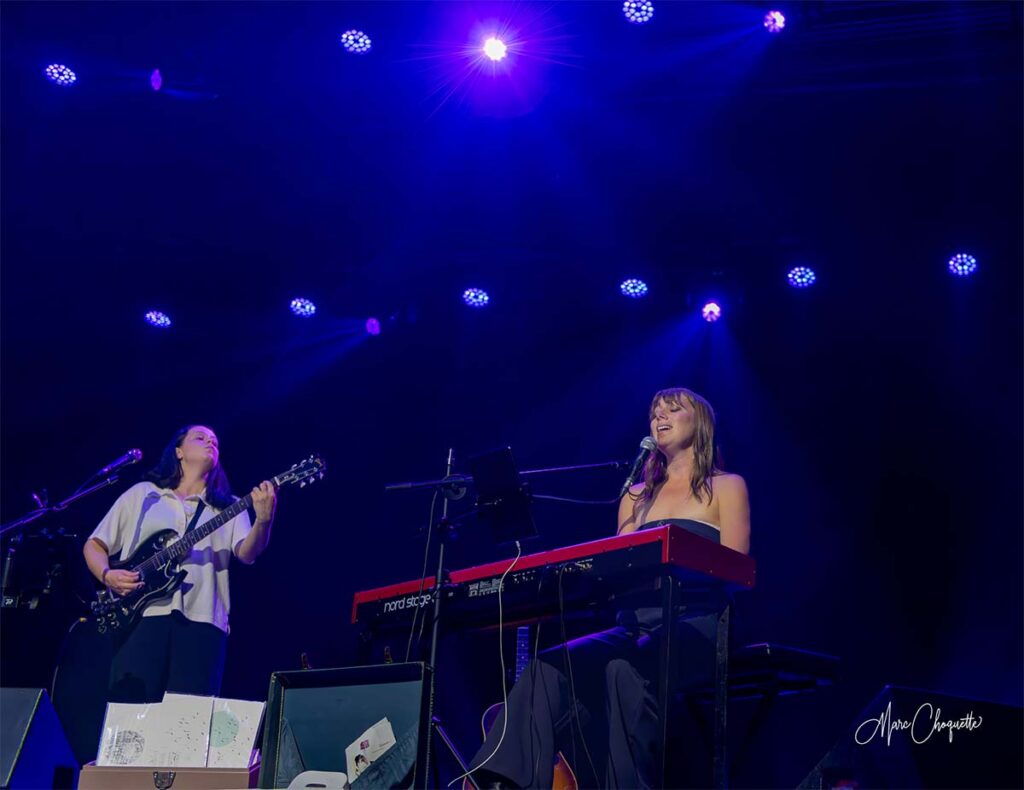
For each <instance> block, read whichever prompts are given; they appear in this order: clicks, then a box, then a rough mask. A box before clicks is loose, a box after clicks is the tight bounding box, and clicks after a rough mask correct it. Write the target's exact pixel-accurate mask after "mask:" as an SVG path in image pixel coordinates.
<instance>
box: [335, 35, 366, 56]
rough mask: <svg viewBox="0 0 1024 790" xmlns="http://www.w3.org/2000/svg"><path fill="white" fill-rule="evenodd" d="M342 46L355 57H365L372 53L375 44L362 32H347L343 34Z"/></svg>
mask: <svg viewBox="0 0 1024 790" xmlns="http://www.w3.org/2000/svg"><path fill="white" fill-rule="evenodd" d="M341 45H342V46H343V47H344V48H345V51H346V52H349V53H351V54H353V55H365V54H366V53H367V52H369V51H370V48H371V47H372V46H373V42H371V41H370V37H369V36H368V35H366V33H364V32H363V31H362V30H346V31H345V32H344V33H342V34H341Z"/></svg>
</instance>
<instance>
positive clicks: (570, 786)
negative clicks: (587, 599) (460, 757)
mask: <svg viewBox="0 0 1024 790" xmlns="http://www.w3.org/2000/svg"><path fill="white" fill-rule="evenodd" d="M529 663H530V626H528V625H521V626H519V627H518V628H517V629H516V669H515V675H514V680H513V682H515V683H518V682H519V678H520V677H522V675H523V672H524V671H525V670H526V665H527V664H529ZM504 710H505V703H503V702H496V703H495V704H493V705H491V707H489V708H488V709H487V710H485V711H484V715H483V716H481V717H480V729H482V730H483V732H484V739H486V738H487V733H488V732H490V730H491V727H492V726H494V725H495V723H496V722H498V721H500V720H501V717H502V716H503V715H504ZM549 786H550V787H551V789H552V790H578V788H579V784H578V783H577V781H576V774H574V773H573V772H572V768H571V767H569V762H568V760H566V759H565V756H564V755H563V754H562V753H561V752H559V753H558V754H556V755H555V770H554V775H553V776H552V777H551V784H550V785H549ZM472 787H473V786H472V785H471V784H470V782H469V779H468V778H467V779H464V780H463V782H462V790H472Z"/></svg>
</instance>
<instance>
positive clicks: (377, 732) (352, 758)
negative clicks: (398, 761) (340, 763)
mask: <svg viewBox="0 0 1024 790" xmlns="http://www.w3.org/2000/svg"><path fill="white" fill-rule="evenodd" d="M394 745H395V732H394V730H392V729H391V722H390V721H388V719H387V717H386V716H385V717H384V718H383V719H381V720H380V721H378V722H377V723H376V724H374V725H373V726H372V727H370V728H369V729H368V730H366V732H364V733H363V734H362V735H360V736H359V737H358V738H356V739H355V740H354V741H352V743H351V744H349V745H348V747H347V748H346V749H345V764H346V766H347V767H348V775H349V777H350V781H354V780H355V779H357V778H358V777H359V774H361V773H362V772H363V771H365V770H366V769H367V768H369V767H370V764H371V763H372V762H374V761H375V760H378V759H380V757H381V755H383V754H384V752H386V751H387V750H388V749H390V748H391V747H392V746H394Z"/></svg>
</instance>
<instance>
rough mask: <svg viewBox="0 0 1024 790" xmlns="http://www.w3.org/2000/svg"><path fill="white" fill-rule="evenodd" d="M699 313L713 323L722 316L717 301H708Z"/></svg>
mask: <svg viewBox="0 0 1024 790" xmlns="http://www.w3.org/2000/svg"><path fill="white" fill-rule="evenodd" d="M700 314H701V317H703V319H704V320H705V321H707V322H708V323H714V322H715V321H717V320H718V319H719V318H721V317H722V308H721V307H719V306H718V303H717V302H708V303H707V304H706V305H704V307H703V308H701V311H700Z"/></svg>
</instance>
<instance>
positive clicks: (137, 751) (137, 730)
mask: <svg viewBox="0 0 1024 790" xmlns="http://www.w3.org/2000/svg"><path fill="white" fill-rule="evenodd" d="M155 707H157V706H156V705H129V704H127V703H120V702H111V703H110V704H108V705H107V714H106V716H105V717H104V719H103V734H102V736H101V738H100V750H99V753H98V754H97V756H96V765H146V763H144V762H142V757H143V755H144V753H145V751H146V742H147V740H148V734H147V732H146V728H147V726H148V724H149V711H150V709H151V708H155Z"/></svg>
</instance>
